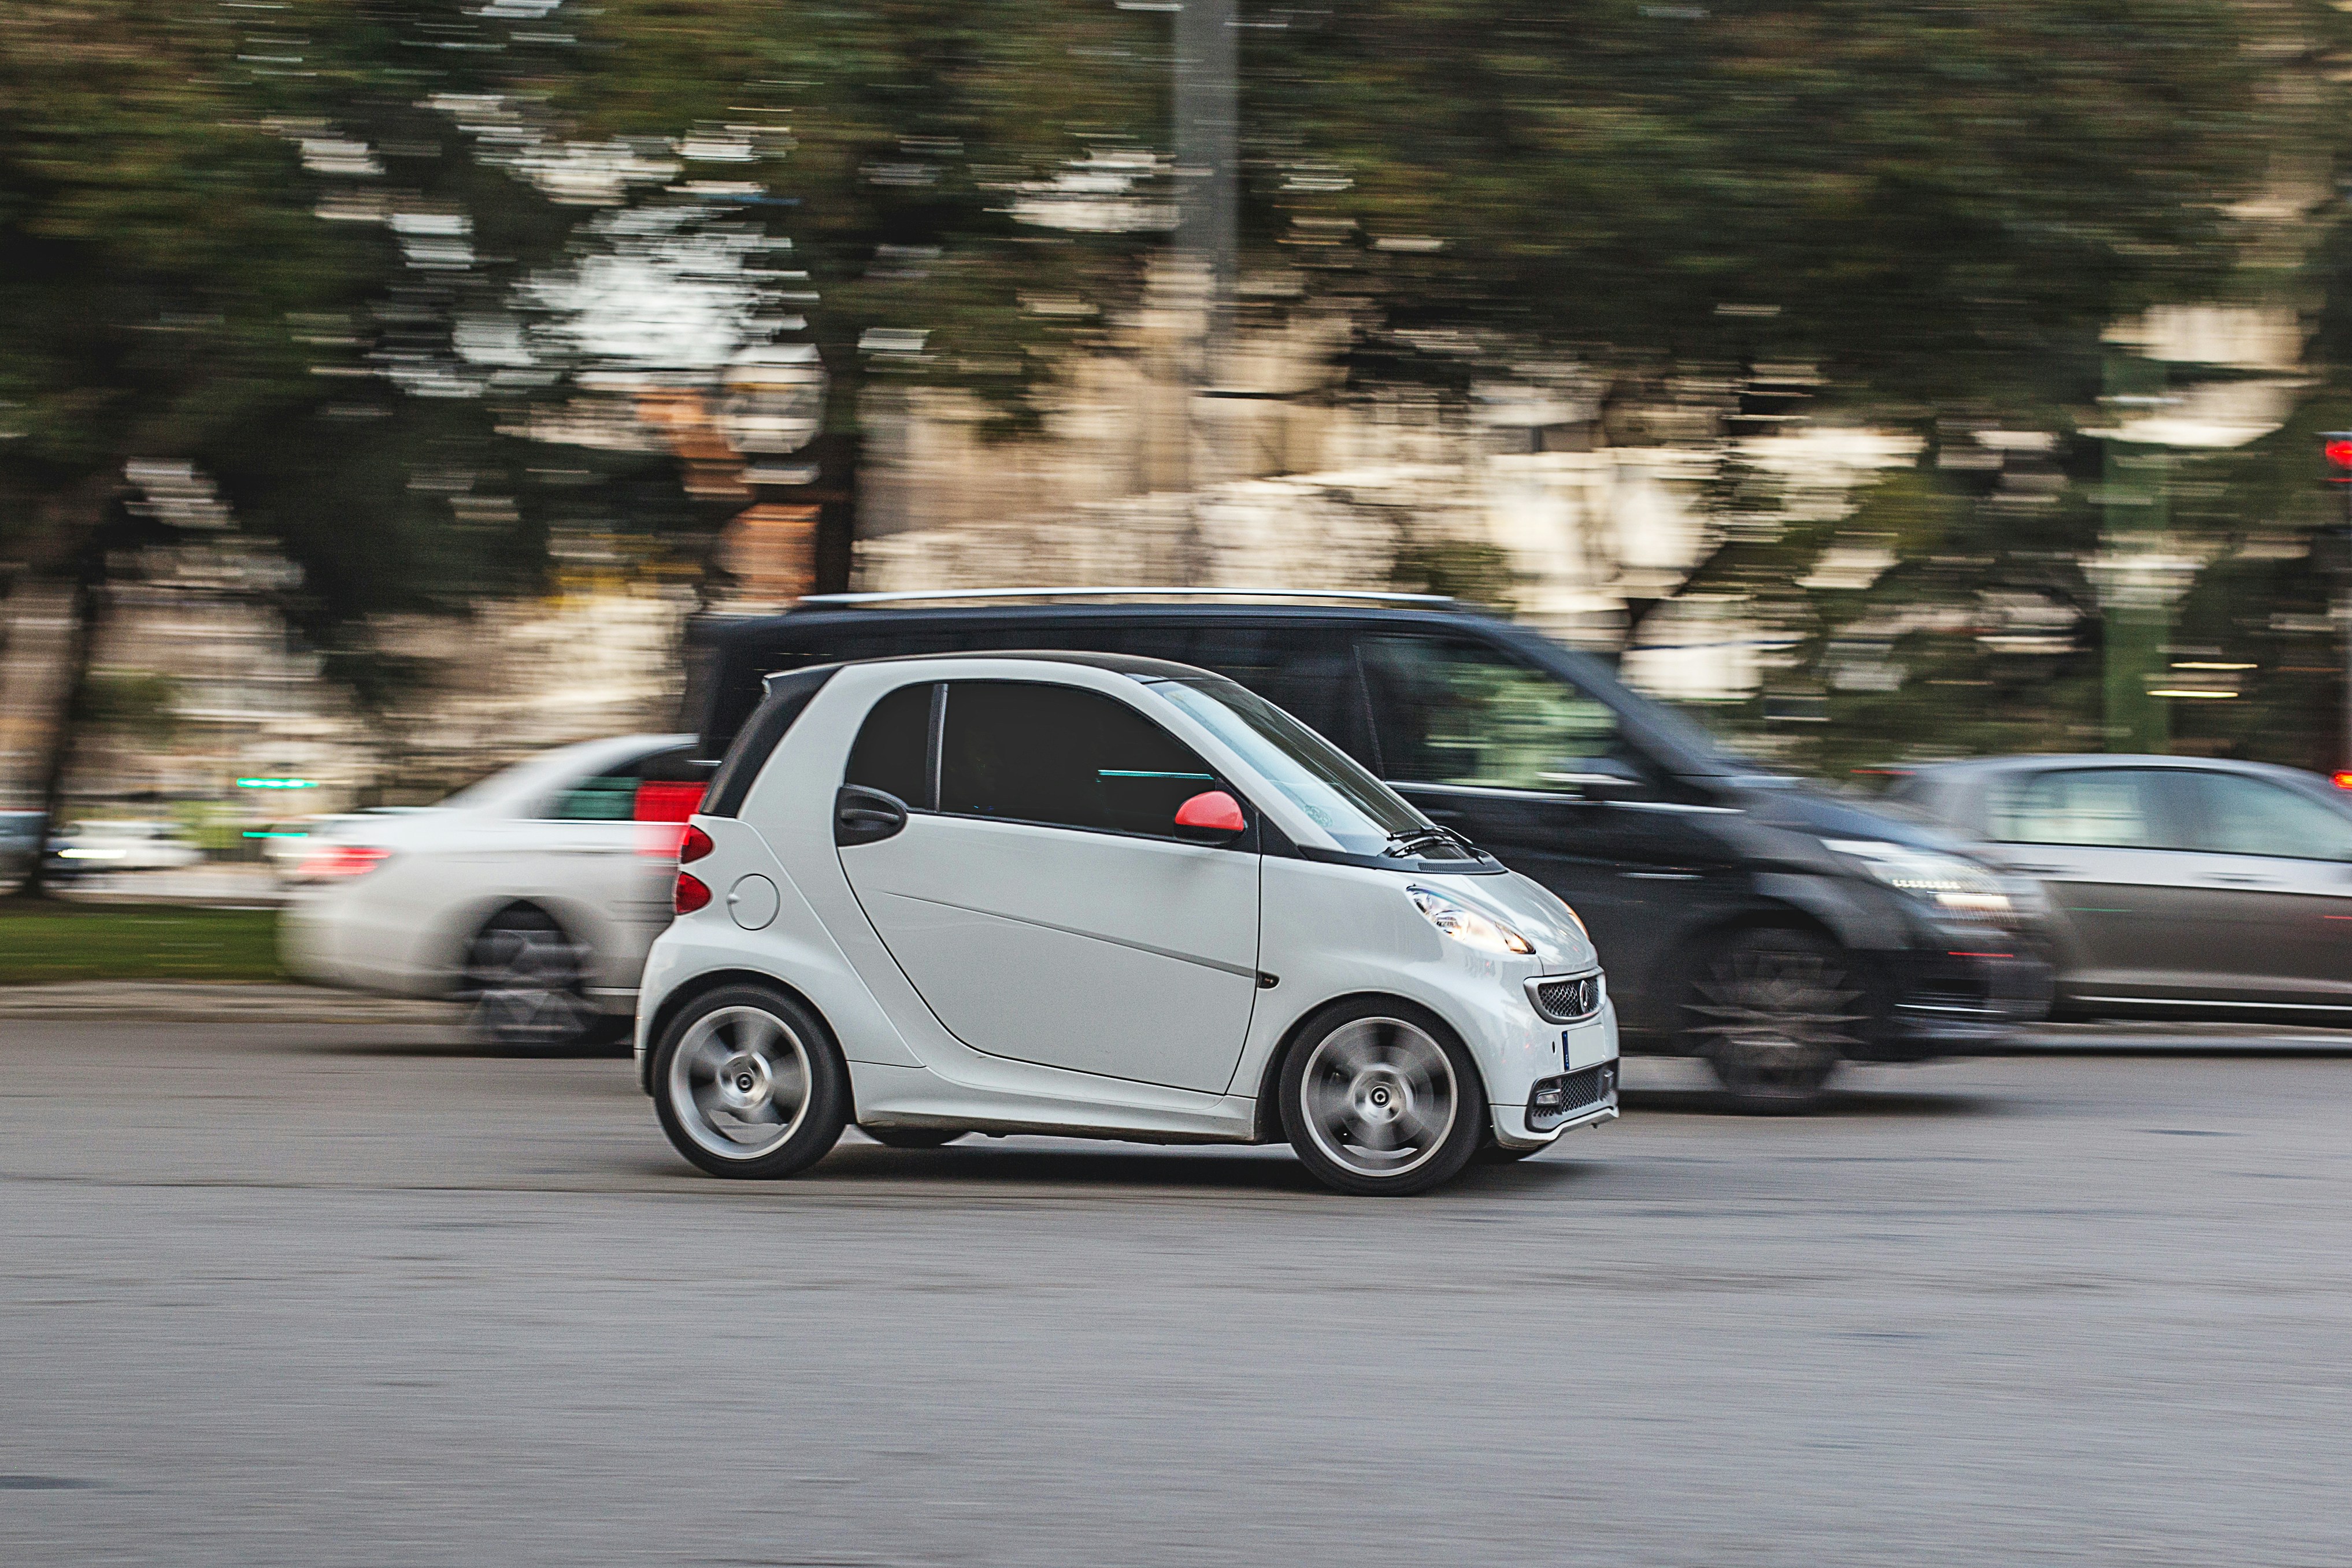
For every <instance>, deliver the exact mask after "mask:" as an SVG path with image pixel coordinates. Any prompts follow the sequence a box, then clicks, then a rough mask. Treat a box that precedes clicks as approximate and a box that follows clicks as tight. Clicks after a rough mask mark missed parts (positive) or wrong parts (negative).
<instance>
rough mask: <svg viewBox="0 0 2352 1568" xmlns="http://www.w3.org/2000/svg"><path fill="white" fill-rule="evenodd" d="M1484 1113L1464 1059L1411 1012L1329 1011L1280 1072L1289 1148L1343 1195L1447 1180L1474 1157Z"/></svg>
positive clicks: (1438, 1030)
mask: <svg viewBox="0 0 2352 1568" xmlns="http://www.w3.org/2000/svg"><path fill="white" fill-rule="evenodd" d="M1485 1111H1486V1104H1485V1096H1484V1095H1483V1094H1482V1093H1481V1092H1479V1088H1478V1078H1477V1072H1476V1070H1475V1068H1473V1067H1472V1066H1471V1065H1470V1061H1469V1058H1468V1055H1467V1053H1466V1052H1465V1051H1463V1049H1462V1047H1461V1046H1460V1045H1459V1044H1458V1043H1456V1042H1455V1041H1454V1040H1453V1039H1452V1038H1451V1032H1450V1031H1446V1030H1444V1026H1443V1025H1441V1024H1439V1023H1438V1022H1437V1020H1436V1019H1433V1018H1429V1017H1427V1016H1426V1015H1423V1014H1422V1013H1421V1011H1420V1009H1417V1008H1407V1007H1403V1006H1399V1005H1383V1004H1380V1003H1357V1004H1348V1005H1343V1006H1341V1007H1339V1008H1336V1009H1332V1010H1331V1011H1330V1012H1328V1013H1327V1014H1325V1015H1324V1016H1323V1017H1322V1018H1319V1019H1316V1020H1315V1021H1314V1022H1313V1023H1311V1024H1309V1025H1308V1026H1307V1030H1306V1031H1305V1032H1304V1033H1303V1034H1302V1035H1301V1037H1300V1039H1299V1040H1298V1042H1297V1045H1295V1046H1294V1047H1292V1049H1291V1053H1290V1057H1289V1059H1288V1061H1287V1062H1286V1066H1285V1068H1284V1071H1283V1078H1282V1117H1283V1125H1284V1127H1285V1129H1286V1131H1287V1133H1288V1134H1289V1136H1290V1144H1291V1147H1293V1148H1294V1149H1296V1150H1297V1152H1298V1157H1299V1158H1300V1159H1301V1160H1302V1161H1304V1162H1305V1163H1306V1165H1307V1168H1308V1169H1310V1170H1312V1171H1313V1172H1314V1173H1315V1174H1316V1176H1318V1177H1320V1178H1321V1179H1322V1180H1323V1181H1324V1182H1325V1183H1327V1184H1328V1185H1329V1186H1335V1187H1337V1188H1339V1190H1340V1191H1342V1192H1351V1193H1362V1194H1387V1193H1398V1194H1402V1193H1412V1192H1423V1191H1426V1190H1427V1189H1429V1188H1430V1187H1433V1186H1437V1185H1438V1184H1439V1183H1440V1182H1443V1181H1446V1180H1449V1179H1451V1178H1452V1177H1453V1176H1454V1175H1455V1174H1456V1173H1458V1172H1459V1171H1460V1170H1461V1169H1462V1167H1463V1166H1465V1165H1466V1164H1468V1163H1469V1160H1470V1156H1471V1155H1473V1154H1475V1153H1476V1152H1477V1147H1478V1134H1479V1132H1480V1120H1481V1118H1482V1117H1483V1116H1484V1114H1485Z"/></svg>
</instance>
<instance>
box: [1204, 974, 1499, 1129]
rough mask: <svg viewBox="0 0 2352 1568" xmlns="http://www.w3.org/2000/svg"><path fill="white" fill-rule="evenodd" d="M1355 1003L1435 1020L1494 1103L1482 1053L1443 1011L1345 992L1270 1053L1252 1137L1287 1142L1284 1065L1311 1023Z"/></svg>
mask: <svg viewBox="0 0 2352 1568" xmlns="http://www.w3.org/2000/svg"><path fill="white" fill-rule="evenodd" d="M1353 1002H1378V1003H1381V1005H1383V1006H1395V1007H1405V1008H1411V1009H1412V1010H1413V1011H1414V1012H1416V1013H1420V1014H1422V1015H1423V1016H1424V1017H1427V1018H1430V1019H1435V1020H1436V1022H1437V1023H1438V1024H1439V1025H1440V1026H1441V1027H1442V1028H1444V1030H1445V1032H1446V1033H1448V1034H1450V1035H1452V1036H1453V1037H1454V1041H1455V1043H1456V1044H1459V1045H1462V1046H1463V1048H1464V1054H1465V1055H1466V1056H1467V1057H1469V1059H1470V1066H1471V1069H1472V1071H1475V1072H1476V1073H1477V1074H1478V1096H1479V1098H1480V1099H1481V1100H1483V1101H1485V1102H1486V1103H1488V1104H1492V1103H1494V1094H1493V1092H1491V1091H1490V1090H1489V1088H1488V1086H1487V1083H1486V1068H1485V1066H1484V1065H1483V1064H1481V1063H1480V1061H1478V1053H1477V1052H1476V1051H1472V1050H1470V1049H1469V1048H1468V1040H1467V1037H1466V1036H1465V1035H1464V1033H1463V1032H1462V1030H1461V1028H1460V1026H1459V1025H1457V1024H1455V1023H1454V1021H1453V1020H1452V1019H1448V1018H1447V1017H1446V1016H1445V1015H1444V1013H1441V1012H1439V1011H1438V1010H1437V1009H1435V1008H1433V1007H1431V1006H1430V1005H1429V1004H1428V1003H1427V1002H1424V1001H1421V1000H1418V999H1416V998H1412V997H1408V996H1405V995H1402V993H1400V992H1396V991H1376V990H1359V991H1341V992H1339V993H1338V994H1337V995H1334V996H1328V997H1325V998H1323V999H1322V1000H1320V1001H1318V1002H1317V1003H1316V1004H1315V1005H1314V1006H1313V1007H1310V1008H1308V1009H1306V1010H1305V1011H1303V1012H1301V1013H1300V1014H1299V1015H1298V1016H1297V1018H1296V1019H1292V1020H1291V1021H1290V1025H1289V1027H1288V1028H1286V1029H1285V1030H1283V1031H1282V1038H1281V1040H1278V1041H1277V1042H1276V1045H1275V1048H1274V1049H1273V1050H1272V1051H1268V1052H1267V1053H1266V1058H1265V1066H1264V1067H1263V1068H1261V1069H1260V1070H1259V1071H1258V1078H1257V1099H1256V1101H1255V1104H1254V1105H1253V1107H1252V1109H1251V1113H1250V1128H1251V1136H1252V1138H1253V1139H1254V1140H1255V1142H1257V1143H1261V1144H1279V1143H1282V1142H1285V1141H1286V1135H1285V1134H1284V1133H1283V1130H1282V1069H1283V1064H1284V1063H1285V1062H1286V1061H1289V1060H1290V1053H1291V1052H1292V1051H1295V1050H1297V1047H1298V1041H1299V1040H1300V1038H1301V1037H1302V1036H1304V1035H1305V1034H1306V1032H1307V1026H1308V1025H1309V1024H1311V1023H1313V1022H1314V1021H1315V1020H1316V1019H1319V1018H1321V1017H1322V1016H1323V1015H1324V1014H1325V1013H1328V1012H1329V1011H1330V1010H1331V1009H1333V1008H1337V1007H1345V1006H1347V1005H1349V1004H1350V1003H1353Z"/></svg>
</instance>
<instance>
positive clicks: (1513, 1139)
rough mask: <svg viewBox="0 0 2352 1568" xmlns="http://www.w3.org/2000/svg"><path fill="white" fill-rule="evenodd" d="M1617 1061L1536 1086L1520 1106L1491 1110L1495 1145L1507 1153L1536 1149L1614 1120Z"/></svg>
mask: <svg viewBox="0 0 2352 1568" xmlns="http://www.w3.org/2000/svg"><path fill="white" fill-rule="evenodd" d="M1618 1070H1619V1061H1618V1059H1617V1058H1616V1057H1613V1056H1612V1057H1611V1058H1610V1059H1609V1060H1608V1061H1602V1062H1599V1063H1596V1064H1595V1065H1593V1066H1590V1067H1584V1068H1580V1069H1578V1070H1577V1071H1573V1072H1565V1073H1560V1074H1558V1075H1556V1076H1554V1077H1550V1078H1543V1079H1538V1080H1537V1081H1536V1082H1535V1083H1534V1084H1532V1085H1531V1086H1530V1087H1529V1091H1528V1103H1526V1104H1524V1105H1496V1107H1495V1108H1494V1115H1495V1141H1496V1143H1498V1144H1500V1145H1503V1146H1504V1147H1505V1148H1507V1149H1535V1148H1541V1147H1542V1146H1543V1145H1546V1144H1549V1143H1552V1142H1555V1141H1556V1140H1558V1139H1559V1136H1560V1135H1561V1134H1564V1133H1572V1132H1574V1131H1576V1129H1577V1128H1579V1127H1590V1126H1593V1125H1595V1124H1599V1123H1601V1122H1612V1121H1614V1120H1616V1118H1617V1082H1618Z"/></svg>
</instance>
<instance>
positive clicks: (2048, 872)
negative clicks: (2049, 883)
mask: <svg viewBox="0 0 2352 1568" xmlns="http://www.w3.org/2000/svg"><path fill="white" fill-rule="evenodd" d="M2009 869H2010V870H2011V871H2013V872H2020V873H2023V874H2025V875H2027V876H2067V875H2071V874H2072V873H2073V872H2074V867H2073V866H2067V865H2012V866H2011V867H2010V868H2009Z"/></svg>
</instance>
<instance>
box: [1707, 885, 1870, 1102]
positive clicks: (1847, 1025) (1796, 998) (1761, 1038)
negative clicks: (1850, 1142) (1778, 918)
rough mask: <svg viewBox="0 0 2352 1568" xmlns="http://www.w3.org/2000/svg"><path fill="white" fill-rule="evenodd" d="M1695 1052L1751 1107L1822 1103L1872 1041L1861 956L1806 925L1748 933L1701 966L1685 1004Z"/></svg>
mask: <svg viewBox="0 0 2352 1568" xmlns="http://www.w3.org/2000/svg"><path fill="white" fill-rule="evenodd" d="M1683 1011H1684V1030H1685V1036H1686V1038H1687V1040H1689V1042H1690V1045H1691V1047H1692V1052H1693V1054H1694V1055H1696V1056H1697V1057H1699V1058H1700V1059H1701V1060H1702V1061H1705V1062H1706V1064H1707V1067H1708V1069H1709V1070H1710V1071H1713V1072H1714V1074H1715V1079H1716V1082H1717V1083H1719V1084H1721V1085H1722V1087H1723V1089H1724V1091H1725V1092H1726V1093H1727V1094H1729V1095H1730V1096H1731V1099H1732V1101H1733V1103H1736V1104H1737V1105H1738V1106H1739V1107H1740V1108H1741V1109H1743V1110H1750V1111H1801V1110H1806V1109H1809V1108H1811V1107H1812V1106H1815V1105H1818V1104H1819V1103H1821V1102H1822V1098H1823V1096H1824V1091H1825V1090H1826V1089H1827V1088H1828V1086H1829V1082H1830V1080H1831V1079H1832V1078H1833V1077H1834V1076H1835V1075H1836V1073H1837V1070H1838V1068H1839V1067H1840V1065H1842V1064H1843V1062H1844V1061H1846V1059H1847V1058H1848V1056H1849V1055H1850V1054H1851V1053H1852V1051H1853V1048H1854V1047H1856V1046H1858V1045H1860V1044H1861V1043H1862V1041H1863V1039H1864V1034H1863V1031H1864V1029H1865V1027H1866V1026H1867V1025H1868V1023H1869V1021H1870V1017H1871V1013H1870V986H1869V984H1868V982H1867V980H1866V977H1864V974H1863V972H1862V970H1861V967H1860V966H1859V965H1857V964H1856V963H1855V961H1854V959H1853V955H1851V954H1849V953H1847V952H1846V951H1845V950H1844V949H1843V948H1842V947H1840V946H1837V945H1836V944H1835V943H1833V942H1831V941H1829V940H1827V939H1826V938H1824V937H1821V936H1815V935H1813V934H1812V933H1811V932H1806V931H1780V930H1759V931H1743V932H1740V933H1738V935H1736V936H1732V937H1730V938H1729V939H1728V940H1726V941H1724V942H1721V943H1718V944H1717V946H1715V947H1714V948H1713V949H1712V950H1710V951H1709V952H1708V954H1707V956H1706V958H1705V959H1704V960H1703V961H1702V962H1701V964H1700V966H1699V972H1698V974H1697V975H1696V977H1695V978H1694V979H1693V981H1692V984H1691V989H1690V994H1689V997H1688V998H1687V999H1686V1000H1685V1003H1684V1008H1683Z"/></svg>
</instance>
